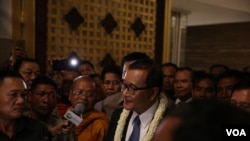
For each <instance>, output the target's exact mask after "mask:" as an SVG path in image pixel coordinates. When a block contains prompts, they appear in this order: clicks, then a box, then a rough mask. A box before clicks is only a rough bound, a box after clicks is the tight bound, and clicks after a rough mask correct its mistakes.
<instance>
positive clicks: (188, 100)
mask: <svg viewBox="0 0 250 141" xmlns="http://www.w3.org/2000/svg"><path fill="white" fill-rule="evenodd" d="M191 100H192V97H190V98H189V99H187V100H186V101H184V103H188V102H190V101H191ZM181 102H182V101H181V100H180V99H179V98H177V99H176V101H175V104H179V103H181Z"/></svg>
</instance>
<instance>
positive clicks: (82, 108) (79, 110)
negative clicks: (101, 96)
mask: <svg viewBox="0 0 250 141" xmlns="http://www.w3.org/2000/svg"><path fill="white" fill-rule="evenodd" d="M84 111H85V105H84V104H82V103H78V104H76V106H75V109H74V112H75V113H76V114H78V115H81V114H82V113H83V112H84Z"/></svg>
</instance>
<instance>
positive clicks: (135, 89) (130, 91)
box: [121, 83, 152, 95]
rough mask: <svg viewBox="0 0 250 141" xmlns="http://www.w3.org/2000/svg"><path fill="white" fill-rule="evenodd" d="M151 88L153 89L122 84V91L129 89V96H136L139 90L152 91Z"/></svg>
mask: <svg viewBox="0 0 250 141" xmlns="http://www.w3.org/2000/svg"><path fill="white" fill-rule="evenodd" d="M150 88H152V87H149V86H147V87H142V88H137V87H135V86H133V85H128V84H125V83H122V87H121V90H122V91H124V90H125V89H127V92H128V93H129V94H132V95H134V94H135V91H138V90H146V89H150Z"/></svg>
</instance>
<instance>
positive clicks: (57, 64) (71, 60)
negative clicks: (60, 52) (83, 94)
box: [52, 52, 80, 71]
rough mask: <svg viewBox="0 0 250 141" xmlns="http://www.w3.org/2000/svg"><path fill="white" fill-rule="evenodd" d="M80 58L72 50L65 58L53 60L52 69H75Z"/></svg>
mask: <svg viewBox="0 0 250 141" xmlns="http://www.w3.org/2000/svg"><path fill="white" fill-rule="evenodd" d="M79 62H80V59H79V57H78V56H77V54H76V53H75V52H72V53H71V54H70V56H69V57H68V58H67V59H63V60H53V61H52V67H53V70H54V71H61V70H77V67H78V65H79Z"/></svg>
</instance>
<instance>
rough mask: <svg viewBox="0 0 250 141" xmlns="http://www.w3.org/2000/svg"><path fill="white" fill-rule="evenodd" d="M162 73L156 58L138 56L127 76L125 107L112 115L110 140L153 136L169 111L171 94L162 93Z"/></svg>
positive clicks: (132, 139) (125, 78) (116, 140)
mask: <svg viewBox="0 0 250 141" xmlns="http://www.w3.org/2000/svg"><path fill="white" fill-rule="evenodd" d="M162 78H163V77H162V73H161V70H160V69H159V68H158V67H157V66H156V64H155V62H154V61H153V60H152V59H141V60H137V61H135V62H134V63H132V64H131V65H129V67H128V69H127V71H126V73H125V74H124V77H123V83H122V94H123V97H124V103H123V107H124V108H121V109H117V110H116V111H115V112H114V113H113V115H112V118H111V123H110V128H109V132H108V137H107V140H109V141H114V140H115V141H134V140H136V141H144V140H151V138H152V136H153V134H154V132H155V129H156V127H157V126H158V124H159V123H160V120H161V119H162V117H163V116H164V115H165V114H166V111H168V110H167V105H168V104H167V98H166V96H165V95H164V94H160V91H161V85H162Z"/></svg>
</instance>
